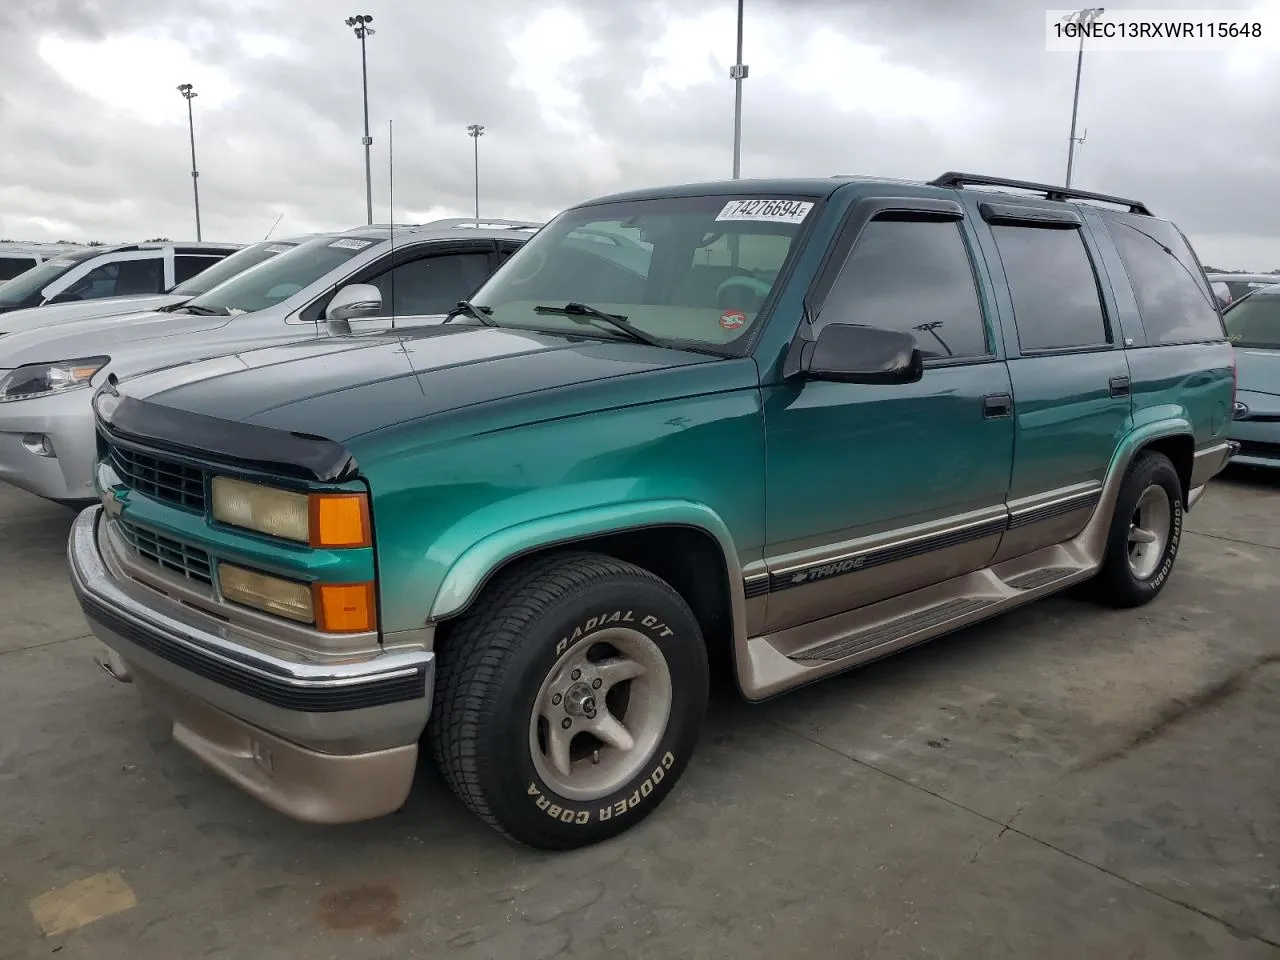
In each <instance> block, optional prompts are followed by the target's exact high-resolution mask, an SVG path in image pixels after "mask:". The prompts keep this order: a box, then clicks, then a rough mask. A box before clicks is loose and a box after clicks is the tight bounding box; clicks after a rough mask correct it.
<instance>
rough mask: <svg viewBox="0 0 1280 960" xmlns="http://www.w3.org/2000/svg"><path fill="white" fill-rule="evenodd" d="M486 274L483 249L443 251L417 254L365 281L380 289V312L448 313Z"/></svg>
mask: <svg viewBox="0 0 1280 960" xmlns="http://www.w3.org/2000/svg"><path fill="white" fill-rule="evenodd" d="M488 275H489V255H488V254H485V253H445V254H437V255H435V256H429V257H419V258H418V259H417V260H410V261H408V262H406V263H402V264H400V265H398V266H397V267H395V268H394V269H392V270H387V271H386V272H384V273H382V274H381V275H379V276H377V277H375V278H374V279H373V280H370V281H369V282H370V283H372V284H373V285H374V286H375V287H377V288H378V289H379V290H381V291H382V314H381V315H382V316H384V317H385V316H390V315H391V311H392V309H393V308H394V310H395V316H397V317H412V316H423V315H426V314H435V313H448V312H449V311H450V310H452V309H453V308H454V307H455V306H456V305H457V303H458V301H459V300H466V299H467V298H469V297H470V296H471V294H473V293H475V291H476V288H477V287H479V286H480V284H482V283H484V279H485V277H487V276H488Z"/></svg>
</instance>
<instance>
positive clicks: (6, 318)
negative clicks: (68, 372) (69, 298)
mask: <svg viewBox="0 0 1280 960" xmlns="http://www.w3.org/2000/svg"><path fill="white" fill-rule="evenodd" d="M189 299H191V298H190V297H185V296H176V297H175V296H174V295H173V294H171V293H155V294H150V295H148V296H140V297H104V298H103V299H101V300H85V301H82V302H78V303H53V304H48V305H46V306H43V307H27V308H26V309H24V310H12V311H10V312H9V313H6V314H4V315H3V316H0V337H2V336H4V335H5V334H10V333H22V332H24V331H27V330H45V329H48V328H49V327H53V326H57V325H59V324H63V323H71V322H73V321H77V320H88V319H91V318H94V317H119V316H122V315H125V314H133V313H141V312H146V311H150V310H159V309H160V308H161V307H168V306H174V305H176V304H179V303H183V302H185V301H187V300H189Z"/></svg>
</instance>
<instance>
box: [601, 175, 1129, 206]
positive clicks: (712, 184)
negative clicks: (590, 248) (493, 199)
mask: <svg viewBox="0 0 1280 960" xmlns="http://www.w3.org/2000/svg"><path fill="white" fill-rule="evenodd" d="M852 184H897V185H899V186H906V187H913V188H916V189H921V190H929V189H931V188H933V189H938V188H942V189H957V188H965V189H966V190H967V191H968V192H972V193H976V194H979V195H983V196H988V197H997V198H1003V199H1008V198H1010V197H1014V198H1016V199H1022V200H1033V201H1041V202H1043V201H1050V202H1055V201H1057V202H1064V201H1065V202H1071V201H1076V200H1089V201H1095V202H1103V203H1110V204H1118V205H1120V206H1123V207H1128V208H1129V210H1128V212H1129V213H1134V214H1140V215H1144V216H1151V211H1150V210H1148V209H1147V206H1146V204H1144V203H1142V202H1141V201H1138V200H1130V199H1126V198H1124V197H1113V196H1109V195H1107V194H1101V193H1093V192H1090V191H1086V190H1073V189H1069V188H1067V187H1063V186H1058V185H1055V184H1046V183H1036V182H1033V181H1028V180H1011V179H1007V178H1003V177H992V176H986V175H980V174H969V173H957V172H954V171H947V172H946V173H944V174H942V175H941V176H939V177H936V178H935V179H933V180H927V181H926V180H903V179H895V178H892V177H873V176H864V175H857V174H855V175H844V174H837V175H834V176H830V177H788V178H771V179H755V180H751V179H739V180H711V181H707V182H703V183H685V184H678V185H675V186H668V187H650V188H647V189H641V190H630V191H627V192H625V193H615V194H610V195H608V196H603V197H596V198H594V199H592V200H588V201H586V203H584V204H582V206H589V205H592V204H597V203H613V202H617V201H622V200H653V199H659V198H673V197H705V196H729V195H741V194H744V193H752V194H766V193H767V194H772V195H774V196H780V197H793V196H808V197H820V198H823V199H825V198H827V197H829V196H830V195H831V194H833V193H835V192H836V190H838V189H840V188H841V187H847V186H850V185H852ZM972 187H977V188H978V189H970V188H972ZM1010 191H1020V192H1018V193H1011V192H1010ZM1028 192H1029V193H1030V194H1032V195H1030V196H1028V195H1027V194H1028Z"/></svg>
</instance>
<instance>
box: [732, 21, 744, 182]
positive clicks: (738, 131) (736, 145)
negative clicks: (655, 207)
mask: <svg viewBox="0 0 1280 960" xmlns="http://www.w3.org/2000/svg"><path fill="white" fill-rule="evenodd" d="M742 3H743V0H738V58H737V59H736V60H735V61H734V62H733V66H732V67H730V68H729V76H730V78H732V80H733V83H734V87H735V90H734V97H733V100H734V102H733V179H735V180H737V179H738V178H739V176H741V174H742V81H743V80H745V79H747V65H746V64H745V63H743V62H742Z"/></svg>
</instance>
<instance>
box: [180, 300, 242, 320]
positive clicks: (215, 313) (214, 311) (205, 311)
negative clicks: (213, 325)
mask: <svg viewBox="0 0 1280 960" xmlns="http://www.w3.org/2000/svg"><path fill="white" fill-rule="evenodd" d="M178 310H181V311H183V312H184V313H194V314H195V315H196V316H197V317H229V316H231V311H230V310H228V309H227V308H226V307H197V306H193V305H192V304H190V303H184V304H183V305H182V306H180V307H178ZM178 310H175V311H174V313H177V312H178Z"/></svg>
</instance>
